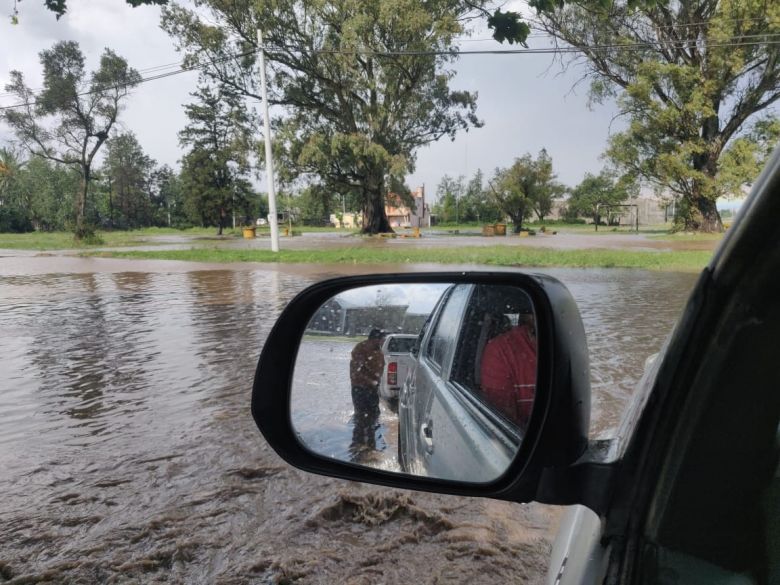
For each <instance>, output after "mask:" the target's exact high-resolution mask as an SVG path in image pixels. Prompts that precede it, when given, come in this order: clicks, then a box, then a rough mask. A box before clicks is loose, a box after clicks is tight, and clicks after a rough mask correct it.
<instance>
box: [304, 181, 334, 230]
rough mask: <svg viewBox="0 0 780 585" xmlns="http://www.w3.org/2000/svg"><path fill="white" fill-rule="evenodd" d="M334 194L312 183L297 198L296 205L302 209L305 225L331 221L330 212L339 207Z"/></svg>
mask: <svg viewBox="0 0 780 585" xmlns="http://www.w3.org/2000/svg"><path fill="white" fill-rule="evenodd" d="M337 205H338V203H337V202H336V201H335V197H334V196H333V194H332V193H331V192H330V191H328V190H327V189H325V188H323V187H322V186H320V185H310V186H308V187H306V188H305V189H304V190H303V191H302V192H301V194H300V195H299V196H298V197H296V198H295V206H296V207H297V208H298V209H299V210H300V213H301V220H302V221H303V223H304V225H314V226H318V225H325V224H327V223H329V222H330V214H331V213H333V212H334V210H335V209H336V208H337Z"/></svg>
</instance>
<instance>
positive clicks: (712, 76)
mask: <svg viewBox="0 0 780 585" xmlns="http://www.w3.org/2000/svg"><path fill="white" fill-rule="evenodd" d="M532 5H534V6H536V7H537V9H538V10H539V12H540V15H539V19H540V22H541V25H542V27H543V28H544V29H545V30H546V31H547V32H549V33H550V34H552V35H553V36H554V37H555V38H556V39H559V40H560V41H562V42H563V43H564V44H566V45H570V46H572V47H575V48H577V49H578V50H579V53H578V54H579V55H580V57H575V59H577V58H581V59H584V61H585V63H586V64H587V67H588V70H589V73H590V75H591V79H592V85H591V96H592V98H593V99H594V100H596V101H600V100H602V99H604V98H606V97H611V96H617V103H618V106H619V108H620V111H621V112H622V113H623V114H625V115H626V116H627V117H628V128H627V129H626V130H625V131H624V132H621V133H619V134H617V135H615V136H614V137H613V138H612V140H611V144H610V147H609V150H608V156H609V157H610V158H611V159H612V160H613V161H614V162H615V163H617V165H618V166H619V167H621V168H622V169H623V170H624V171H627V172H628V173H630V174H632V175H633V176H635V177H637V178H640V179H642V180H644V181H645V182H647V183H651V184H653V185H655V186H657V187H660V188H661V189H662V190H665V191H667V192H669V193H670V194H672V195H674V196H677V197H678V198H679V199H680V203H681V204H680V205H679V206H678V207H677V210H678V218H677V220H678V222H679V224H680V226H681V227H685V228H686V229H693V230H703V231H715V230H720V229H721V228H722V226H721V222H720V217H719V215H718V212H717V209H716V206H715V201H716V199H717V198H718V197H719V196H723V195H729V194H731V193H730V190H732V189H733V184H734V180H735V179H737V178H738V179H739V181H740V182H742V183H746V182H749V181H750V180H751V179H753V178H754V177H751V176H748V175H746V174H743V175H742V176H740V177H735V176H734V175H732V176H730V177H729V180H728V181H727V182H723V181H721V180H720V177H719V170H720V168H721V165H722V157H723V156H724V155H725V154H726V153H728V152H729V149H730V148H731V147H732V145H733V144H734V142H735V140H737V139H739V138H740V137H741V138H743V139H745V138H749V137H750V136H751V135H752V132H751V129H752V125H753V124H754V123H755V122H756V121H758V120H760V119H761V113H762V112H765V111H766V110H767V109H768V108H770V107H771V106H772V105H773V104H774V103H775V102H776V101H777V100H778V98H780V44H778V43H777V41H776V37H777V35H778V34H780V3H778V2H767V1H765V0H670V1H669V2H634V1H631V0H616V1H614V2H612V1H611V2H591V1H590V0H580V1H575V2H568V3H567V4H565V5H564V4H563V3H559V2H555V1H553V0H534V1H533V2H532ZM742 170H743V171H747V170H748V169H747V167H743V168H742Z"/></svg>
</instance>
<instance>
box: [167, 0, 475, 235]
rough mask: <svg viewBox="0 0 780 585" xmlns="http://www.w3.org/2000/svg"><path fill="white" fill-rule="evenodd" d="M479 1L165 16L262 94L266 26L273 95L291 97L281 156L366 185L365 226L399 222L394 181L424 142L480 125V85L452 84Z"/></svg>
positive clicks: (243, 88)
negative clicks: (391, 211)
mask: <svg viewBox="0 0 780 585" xmlns="http://www.w3.org/2000/svg"><path fill="white" fill-rule="evenodd" d="M473 11H474V8H472V7H471V6H470V5H467V4H466V3H464V2H462V1H461V0H431V1H429V2H425V3H420V2H416V1H412V0H388V1H386V2H375V1H373V0H325V1H319V0H318V1H314V0H298V1H296V2H282V1H281V0H262V1H254V0H237V1H236V2H232V3H229V4H225V3H224V2H218V1H217V0H204V2H203V3H202V5H201V10H198V11H195V10H190V9H188V8H185V7H183V6H179V5H175V4H172V5H170V6H168V7H167V8H166V9H165V10H164V15H163V21H162V25H163V28H164V29H165V30H166V31H168V32H169V33H170V34H171V35H172V36H173V37H174V39H175V40H176V43H177V45H178V46H179V48H180V49H181V50H183V51H184V52H185V54H186V58H187V59H188V62H192V61H194V60H197V61H198V62H206V63H207V64H208V65H207V69H206V73H207V74H208V75H209V76H210V77H211V78H213V79H214V80H215V81H217V82H218V83H220V84H222V85H223V86H225V87H227V88H230V89H231V90H232V91H235V92H239V93H240V94H242V95H244V96H248V97H252V98H255V99H259V97H260V96H259V91H258V89H257V88H258V82H259V80H258V79H257V75H256V72H257V67H256V63H255V58H256V53H255V51H256V50H257V49H258V42H257V38H256V30H257V28H258V27H262V28H263V29H264V31H265V32H264V34H265V38H264V45H265V49H266V53H267V57H268V59H269V62H270V69H271V72H270V75H269V80H270V82H269V86H270V88H271V95H270V97H269V101H270V102H271V103H273V104H279V105H282V106H285V111H284V115H282V116H280V117H279V119H278V120H277V130H278V132H277V134H276V136H275V140H277V141H278V144H279V146H278V150H279V153H280V156H281V157H282V158H283V159H284V164H283V165H280V166H281V167H282V168H286V169H287V170H288V172H290V173H292V174H294V175H295V176H298V177H306V178H308V179H309V180H311V181H313V182H315V183H317V184H320V185H322V186H324V187H326V188H328V189H329V190H331V191H333V192H335V193H340V194H344V193H348V194H357V195H359V197H360V199H361V206H360V207H361V209H362V210H363V212H364V215H365V221H364V223H363V229H364V231H367V232H371V233H375V232H380V231H391V230H390V226H389V224H388V222H387V218H386V216H385V212H384V205H385V197H386V194H387V192H388V184H389V183H390V182H391V180H394V181H396V182H403V177H404V176H405V174H406V173H409V172H411V171H412V170H413V169H414V163H415V154H416V151H417V149H418V148H419V147H421V146H424V145H426V144H429V143H431V142H433V141H436V140H438V139H440V138H443V137H450V138H453V137H454V136H455V134H456V132H458V131H459V130H464V129H467V128H468V127H470V126H478V125H479V124H480V122H479V120H478V119H477V117H476V94H473V93H470V92H467V91H455V90H452V89H451V88H450V80H451V78H452V75H453V73H452V72H451V71H450V70H448V69H447V65H448V64H449V63H451V62H452V60H453V58H454V57H453V56H452V55H451V54H449V53H448V51H449V50H450V49H451V48H452V46H453V42H454V39H455V37H456V35H458V34H461V33H462V31H463V30H464V28H463V26H464V25H463V22H462V18H463V17H464V15H465V14H467V13H469V12H473ZM205 13H207V14H205ZM410 52H411V54H410ZM402 53H403V54H402ZM235 55H240V56H239V57H236V56H235Z"/></svg>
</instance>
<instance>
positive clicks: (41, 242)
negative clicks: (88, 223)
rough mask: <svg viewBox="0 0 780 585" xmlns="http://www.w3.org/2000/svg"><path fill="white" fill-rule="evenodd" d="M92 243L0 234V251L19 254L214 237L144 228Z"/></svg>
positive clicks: (68, 236)
mask: <svg viewBox="0 0 780 585" xmlns="http://www.w3.org/2000/svg"><path fill="white" fill-rule="evenodd" d="M223 233H224V236H223V237H228V238H231V237H240V236H241V231H240V230H239V229H236V230H235V231H233V230H232V229H226V230H223ZM96 235H97V237H98V238H97V239H96V242H95V243H91V244H85V243H83V242H77V241H76V240H74V239H73V234H72V233H71V232H31V233H29V234H0V248H13V249H18V250H68V249H71V248H74V249H78V248H85V249H88V248H94V247H99V246H139V245H147V246H148V245H154V244H156V243H160V242H155V241H153V240H151V239H150V238H152V237H154V236H190V237H203V238H206V237H216V235H217V230H216V228H188V229H183V230H180V229H176V228H143V229H138V230H116V231H98V232H97V233H96Z"/></svg>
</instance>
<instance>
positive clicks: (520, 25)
mask: <svg viewBox="0 0 780 585" xmlns="http://www.w3.org/2000/svg"><path fill="white" fill-rule="evenodd" d="M125 2H126V3H127V4H129V5H130V6H132V7H133V8H136V7H138V6H143V5H155V4H156V5H163V4H167V3H168V0H125ZM465 4H466V6H468V5H469V4H471V8H472V9H474V10H475V11H477V12H478V13H479V14H481V15H482V16H483V17H484V18H485V19H486V22H487V25H488V28H489V29H491V30H492V31H493V38H494V39H496V40H497V41H499V42H501V43H503V42H504V41H507V42H508V43H509V44H510V45H511V44H513V43H520V44H522V45H524V46H525V41H526V39H527V38H528V35H529V33H530V32H531V28H530V27H529V26H528V24H527V23H526V22H524V21H523V20H522V17H521V15H520V14H519V13H517V12H513V11H507V12H502V11H501V9H500V8H497V9H495V10H494V11H493V12H490V11H489V10H487V9H486V8H484V6H482V4H481V3H477V2H474V3H469V2H466V3H465ZM43 5H44V6H46V8H48V9H49V10H51V11H52V12H53V13H54V14H56V15H57V20H59V19H60V17H62V15H63V14H65V12H66V11H67V0H43ZM18 16H19V11H18V9H17V8H16V6H14V11H13V14H12V16H11V23H12V24H18V23H19V18H18Z"/></svg>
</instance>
